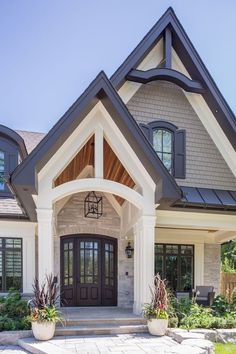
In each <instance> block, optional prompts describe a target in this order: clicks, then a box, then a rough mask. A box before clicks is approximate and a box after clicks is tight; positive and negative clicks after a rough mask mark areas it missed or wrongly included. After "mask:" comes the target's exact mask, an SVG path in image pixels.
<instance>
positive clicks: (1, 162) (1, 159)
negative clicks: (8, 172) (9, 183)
mask: <svg viewBox="0 0 236 354" xmlns="http://www.w3.org/2000/svg"><path fill="white" fill-rule="evenodd" d="M4 174H5V154H4V152H3V151H0V191H3V190H4V188H5V183H4Z"/></svg>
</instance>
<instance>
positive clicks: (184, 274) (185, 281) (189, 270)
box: [180, 256, 193, 291]
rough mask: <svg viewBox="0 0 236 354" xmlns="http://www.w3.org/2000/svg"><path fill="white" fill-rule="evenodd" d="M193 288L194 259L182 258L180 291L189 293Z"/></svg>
mask: <svg viewBox="0 0 236 354" xmlns="http://www.w3.org/2000/svg"><path fill="white" fill-rule="evenodd" d="M192 288H193V257H186V256H182V257H181V278H180V290H181V291H189V290H191V289H192Z"/></svg>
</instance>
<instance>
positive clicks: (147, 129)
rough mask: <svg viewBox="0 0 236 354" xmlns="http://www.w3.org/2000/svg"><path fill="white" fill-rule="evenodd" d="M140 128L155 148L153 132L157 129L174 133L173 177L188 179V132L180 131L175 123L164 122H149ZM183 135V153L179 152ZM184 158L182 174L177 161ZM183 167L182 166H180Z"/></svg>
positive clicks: (142, 124)
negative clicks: (178, 169)
mask: <svg viewBox="0 0 236 354" xmlns="http://www.w3.org/2000/svg"><path fill="white" fill-rule="evenodd" d="M140 127H141V129H142V131H143V133H144V135H145V136H146V138H147V139H148V141H149V142H150V144H151V145H152V147H153V131H154V130H156V129H163V130H167V131H169V132H171V133H173V160H172V166H173V168H172V176H173V177H175V178H178V179H185V178H186V131H185V130H184V129H179V128H178V127H177V126H176V125H174V124H173V123H170V122H167V121H163V120H156V121H154V122H149V123H147V124H144V123H141V124H140ZM181 134H182V142H183V144H182V145H183V151H181V152H180V151H179V142H180V141H181V140H179V139H180V136H181ZM180 157H182V166H183V167H182V169H181V170H180V172H179V171H178V172H177V166H178V162H179V161H178V162H177V161H176V160H177V159H178V160H179V158H180ZM180 166H181V165H180Z"/></svg>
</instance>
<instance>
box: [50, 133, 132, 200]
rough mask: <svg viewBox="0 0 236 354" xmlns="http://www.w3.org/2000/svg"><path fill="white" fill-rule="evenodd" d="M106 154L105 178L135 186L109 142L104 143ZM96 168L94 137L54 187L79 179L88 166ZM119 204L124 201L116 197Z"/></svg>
mask: <svg viewBox="0 0 236 354" xmlns="http://www.w3.org/2000/svg"><path fill="white" fill-rule="evenodd" d="M103 152H104V178H105V179H108V180H110V181H114V182H118V183H122V184H124V185H126V186H127V187H129V188H133V187H134V186H135V182H134V181H133V179H132V178H131V177H130V175H129V173H128V172H127V171H126V169H125V167H124V166H123V165H122V163H121V162H120V160H119V159H118V157H117V156H116V154H115V153H114V151H113V150H112V148H111V147H110V145H109V144H108V142H107V141H106V140H105V139H104V141H103ZM88 165H90V166H93V167H94V135H93V136H92V137H91V138H90V139H89V140H88V141H87V143H86V144H85V145H84V146H83V147H82V149H81V150H80V151H79V152H78V153H77V155H76V156H75V157H74V158H73V160H71V162H70V163H69V164H68V165H67V166H66V167H65V169H64V170H63V171H62V172H61V174H60V175H59V176H58V177H57V178H56V179H55V181H54V186H55V187H57V186H59V185H61V184H63V183H66V182H69V181H73V180H75V179H77V178H78V176H79V174H80V173H81V172H82V171H83V169H84V168H85V167H86V166H88ZM114 197H115V198H116V200H117V201H118V203H119V204H120V205H122V204H123V203H124V199H123V198H121V197H118V196H114Z"/></svg>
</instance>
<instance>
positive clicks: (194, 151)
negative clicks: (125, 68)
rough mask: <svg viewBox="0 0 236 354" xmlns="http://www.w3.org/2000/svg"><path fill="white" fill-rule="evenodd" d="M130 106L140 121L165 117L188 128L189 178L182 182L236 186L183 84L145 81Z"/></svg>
mask: <svg viewBox="0 0 236 354" xmlns="http://www.w3.org/2000/svg"><path fill="white" fill-rule="evenodd" d="M127 107H128V109H129V110H130V112H131V114H132V115H133V117H134V118H135V119H136V120H137V122H138V123H139V124H140V123H145V124H147V123H149V122H152V121H155V120H162V121H163V120H164V121H167V122H171V123H173V124H175V125H176V126H177V127H178V128H180V129H185V130H186V179H180V180H177V182H178V184H179V185H181V186H194V187H204V188H219V189H226V190H227V189H228V190H235V189H236V178H235V177H234V175H233V173H232V172H231V170H230V169H229V167H228V165H227V164H226V162H225V160H224V159H223V157H222V155H221V154H220V152H219V150H218V149H217V147H216V145H215V143H214V142H213V140H212V139H211V137H210V136H209V134H208V133H207V131H206V129H205V127H204V126H203V124H202V122H201V121H200V119H199V118H198V116H197V114H196V113H195V112H194V110H193V108H192V106H191V105H190V103H189V102H188V100H187V98H186V97H185V95H184V93H183V91H182V89H181V88H179V87H178V86H176V85H174V84H172V83H168V82H164V81H158V82H153V83H149V84H146V85H142V86H141V87H140V88H139V90H138V91H137V92H136V93H135V95H134V96H133V97H132V98H131V100H130V101H129V102H128V104H127Z"/></svg>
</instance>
